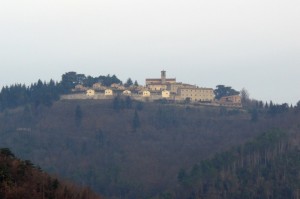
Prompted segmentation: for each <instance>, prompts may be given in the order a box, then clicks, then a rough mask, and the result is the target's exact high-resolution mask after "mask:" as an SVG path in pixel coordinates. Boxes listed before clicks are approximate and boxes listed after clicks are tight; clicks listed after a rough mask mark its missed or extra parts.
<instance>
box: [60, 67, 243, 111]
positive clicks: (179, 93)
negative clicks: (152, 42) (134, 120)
mask: <svg viewBox="0 0 300 199" xmlns="http://www.w3.org/2000/svg"><path fill="white" fill-rule="evenodd" d="M145 83H146V84H145V86H133V85H132V86H130V87H127V88H126V87H124V86H123V85H121V84H112V85H111V86H110V87H105V86H103V85H101V83H96V84H94V85H93V86H92V88H86V87H84V86H82V85H77V86H75V88H74V89H73V94H70V95H64V96H62V99H109V98H112V97H114V96H118V95H124V96H130V97H131V98H133V99H136V100H142V101H154V100H161V99H165V100H168V101H174V102H184V101H185V102H187V101H188V102H190V103H203V104H212V105H224V106H236V107H241V98H240V96H239V95H234V96H226V97H223V98H221V99H220V100H215V95H214V90H213V89H212V88H202V87H198V86H195V85H190V84H185V83H182V82H177V81H176V78H167V76H166V71H161V77H160V78H147V79H146V82H145Z"/></svg>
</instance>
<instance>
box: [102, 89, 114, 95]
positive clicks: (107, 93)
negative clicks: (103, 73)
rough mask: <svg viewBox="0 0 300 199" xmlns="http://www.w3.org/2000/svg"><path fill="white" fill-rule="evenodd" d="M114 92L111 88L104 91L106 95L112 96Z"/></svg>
mask: <svg viewBox="0 0 300 199" xmlns="http://www.w3.org/2000/svg"><path fill="white" fill-rule="evenodd" d="M113 94H114V92H113V90H111V89H106V90H105V91H104V95H105V96H112V95H113Z"/></svg>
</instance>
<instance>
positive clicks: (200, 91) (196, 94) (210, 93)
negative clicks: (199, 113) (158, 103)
mask: <svg viewBox="0 0 300 199" xmlns="http://www.w3.org/2000/svg"><path fill="white" fill-rule="evenodd" d="M178 95H179V96H180V99H181V100H186V99H189V100H190V101H192V102H212V101H214V98H215V95H214V90H213V89H212V88H178Z"/></svg>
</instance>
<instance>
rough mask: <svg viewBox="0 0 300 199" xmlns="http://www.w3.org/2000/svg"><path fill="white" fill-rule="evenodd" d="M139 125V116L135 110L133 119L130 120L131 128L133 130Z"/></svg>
mask: <svg viewBox="0 0 300 199" xmlns="http://www.w3.org/2000/svg"><path fill="white" fill-rule="evenodd" d="M140 126H141V124H140V118H139V115H138V112H137V110H135V111H134V117H133V121H132V128H133V130H134V131H136V129H137V128H139V127H140Z"/></svg>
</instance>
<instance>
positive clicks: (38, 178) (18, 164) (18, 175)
mask: <svg viewBox="0 0 300 199" xmlns="http://www.w3.org/2000/svg"><path fill="white" fill-rule="evenodd" d="M0 198H1V199H29V198H30V199H42V198H45V199H54V198H56V199H82V198H86V199H100V197H99V196H97V195H96V194H95V193H93V192H92V191H90V190H89V189H87V188H85V189H84V188H80V187H78V186H74V185H72V184H70V183H66V182H62V181H60V180H58V179H57V178H54V177H51V176H49V175H48V174H46V173H44V172H43V171H42V170H41V169H40V168H37V167H35V166H34V165H33V164H32V163H31V162H30V161H29V160H26V161H23V160H20V159H17V158H16V157H15V156H14V154H13V153H12V152H11V151H10V150H9V149H7V148H3V149H0Z"/></svg>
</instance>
